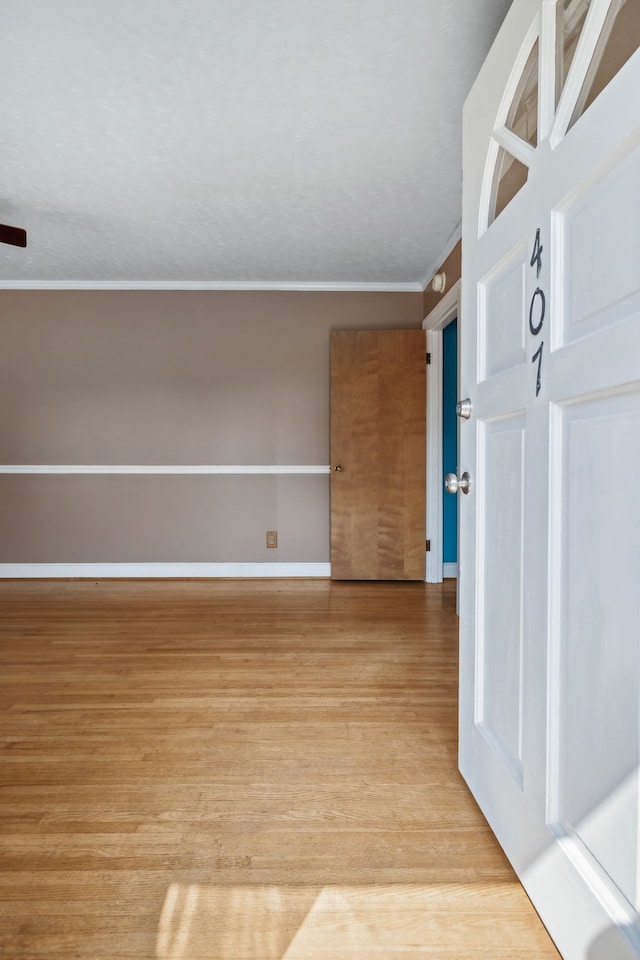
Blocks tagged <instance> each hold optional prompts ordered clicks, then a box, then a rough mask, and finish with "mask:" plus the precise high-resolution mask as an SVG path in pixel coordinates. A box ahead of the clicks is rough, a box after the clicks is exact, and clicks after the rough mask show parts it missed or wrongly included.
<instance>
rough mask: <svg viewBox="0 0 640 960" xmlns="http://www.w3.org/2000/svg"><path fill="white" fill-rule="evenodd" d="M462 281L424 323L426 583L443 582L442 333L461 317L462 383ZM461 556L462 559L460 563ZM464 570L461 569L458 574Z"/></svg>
mask: <svg viewBox="0 0 640 960" xmlns="http://www.w3.org/2000/svg"><path fill="white" fill-rule="evenodd" d="M461 296H462V281H461V280H456V282H455V283H454V284H453V286H452V287H451V289H450V290H448V291H447V292H446V293H445V294H444V296H443V298H442V300H441V301H440V303H439V304H438V305H437V307H434V308H433V310H432V311H431V313H429V314H428V315H427V316H426V317H425V318H424V320H423V321H422V329H423V330H425V331H426V337H427V353H429V354H431V363H430V364H429V370H428V371H427V497H426V502H427V531H426V535H427V539H428V540H430V541H431V549H430V550H429V552H428V553H427V567H426V576H425V582H426V583H442V580H443V562H442V555H443V539H444V538H443V530H442V489H443V487H442V331H443V330H444V328H445V327H446V326H447V325H448V324H449V323H451V321H452V320H453V319H455V317H458V382H459V381H460V339H461V338H460V323H459V320H460V300H461ZM459 562H460V557H459V556H458V563H459ZM459 573H460V568H459V567H458V574H459Z"/></svg>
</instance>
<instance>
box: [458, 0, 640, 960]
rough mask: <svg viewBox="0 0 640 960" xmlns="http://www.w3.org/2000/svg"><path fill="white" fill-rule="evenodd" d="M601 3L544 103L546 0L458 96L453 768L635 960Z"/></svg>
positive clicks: (618, 378) (552, 73)
mask: <svg viewBox="0 0 640 960" xmlns="http://www.w3.org/2000/svg"><path fill="white" fill-rule="evenodd" d="M626 2H627V3H632V4H633V3H637V0H626ZM614 3H616V4H618V6H620V4H619V0H614ZM622 5H624V4H622ZM557 7H558V12H560V11H562V14H563V16H565V15H566V10H567V9H568V7H567V4H566V3H565V2H564V0H559V2H558V5H557ZM616 9H617V7H616ZM608 11H609V12H610V13H611V12H615V11H614V8H613V5H612V4H611V2H610V0H591V3H590V5H589V12H588V14H587V16H586V19H585V20H584V27H583V33H582V34H581V35H580V40H579V41H578V44H577V46H576V48H575V55H573V54H572V56H573V60H572V63H571V67H570V69H569V71H568V76H567V83H566V86H565V92H564V93H563V95H562V97H560V98H559V100H560V103H559V107H558V110H557V111H556V92H555V87H554V84H555V77H556V65H555V52H554V51H555V43H556V36H555V31H556V23H557V19H558V18H557V17H556V12H557V11H556V3H555V2H554V0H514V3H513V5H512V7H511V10H510V12H509V14H508V16H507V19H506V21H505V24H504V26H503V29H502V31H501V33H500V34H499V36H498V38H497V41H496V44H495V45H494V47H493V48H492V51H491V53H490V54H489V57H488V60H487V62H486V64H485V66H484V68H483V70H482V72H481V74H480V76H479V78H478V81H477V82H476V85H475V86H474V89H473V91H472V93H471V94H470V97H469V100H468V102H467V105H466V108H465V133H464V160H463V163H464V197H463V291H462V310H461V350H462V372H461V383H460V396H468V397H470V398H471V400H472V402H473V415H472V417H471V419H470V420H468V421H462V422H461V426H460V441H461V452H460V470H461V471H465V470H468V471H469V472H470V473H471V475H472V488H471V491H470V493H469V494H468V495H467V496H461V497H460V540H461V555H460V612H461V646H460V649H461V662H460V769H461V771H462V772H463V775H464V776H465V778H466V779H467V781H468V783H469V785H470V787H471V789H472V791H473V793H474V795H475V796H476V798H477V800H478V802H479V804H480V806H481V807H482V809H483V811H484V813H485V815H486V817H487V819H488V820H489V822H490V824H491V825H492V827H493V829H494V830H495V832H496V835H497V836H498V839H499V840H500V842H501V843H502V845H503V847H504V849H505V851H506V853H507V855H508V856H509V858H510V860H511V861H512V863H513V864H514V867H515V869H516V871H517V872H518V874H519V876H520V877H521V879H522V881H523V883H524V885H525V887H526V888H527V890H528V892H529V894H530V896H531V897H532V900H533V902H534V904H535V906H536V907H537V909H538V911H539V912H540V915H541V917H542V919H543V921H544V922H545V923H546V924H547V926H548V929H549V931H550V933H551V935H552V936H553V937H554V939H555V941H556V943H557V945H558V947H559V949H560V951H561V953H562V955H563V956H564V957H565V958H567V960H605V958H606V960H628V958H630V957H640V923H639V919H640V917H639V914H638V910H639V909H640V879H639V878H640V827H639V823H640V785H639V783H638V770H639V767H640V583H639V581H640V506H639V503H640V501H637V498H636V497H635V496H634V479H635V477H636V476H637V475H638V473H639V472H640V96H638V90H640V54H639V53H638V52H637V51H636V53H635V54H633V55H632V56H631V59H629V60H628V61H627V62H626V63H625V64H624V66H623V67H622V68H621V69H620V70H619V72H618V74H617V75H616V76H615V77H614V78H613V79H612V80H611V82H610V83H609V85H608V86H607V87H605V89H604V90H603V92H602V93H601V94H600V95H599V97H598V98H597V99H596V100H595V101H594V102H593V103H592V104H591V105H590V106H589V107H588V108H587V109H586V111H585V112H584V114H583V116H581V117H580V119H579V120H578V121H577V122H575V123H574V124H573V125H572V126H571V128H570V129H569V131H568V133H566V135H565V130H566V127H567V125H568V123H569V119H570V117H571V116H572V113H573V107H574V105H575V102H576V100H577V98H578V95H579V93H580V90H581V88H582V80H583V78H584V75H585V73H586V72H587V70H588V69H591V68H590V66H589V63H590V58H591V53H590V51H592V50H593V49H599V47H598V34H599V31H601V29H602V24H603V23H605V22H607V13H608ZM540 29H542V34H541V35H539V31H540ZM536 39H538V41H539V42H538V44H537V46H536V45H535V42H536ZM559 42H560V41H559ZM562 42H563V43H566V41H564V40H563V41H562ZM532 49H533V50H537V51H538V56H539V59H538V73H537V86H536V84H535V80H536V77H535V71H533V72H532V71H531V69H530V68H531V64H532V60H531V51H532ZM525 64H528V66H527V68H526V70H527V71H528V75H525V76H524V78H523V76H522V72H523V69H524V68H525ZM558 75H559V72H558ZM527 76H528V79H527ZM527 96H529V97H530V102H531V103H533V104H534V105H535V106H536V107H537V111H538V114H537V135H536V134H535V132H534V134H532V136H531V142H530V143H525V142H524V141H522V142H521V144H520V145H518V144H517V143H516V142H515V141H513V139H512V138H513V133H512V131H513V129H514V127H515V128H517V129H520V128H519V127H517V123H516V124H515V125H514V124H512V126H511V130H510V131H509V132H508V133H506V134H505V132H504V127H505V124H506V123H507V122H508V121H509V122H510V123H511V121H512V119H513V117H514V116H517V117H520V118H522V117H523V116H525V115H528V114H527V111H529V113H530V108H529V106H528V104H527V103H524V106H523V107H522V109H520V108H519V109H518V110H517V111H516V110H515V109H514V104H516V105H517V103H518V101H517V98H521V99H523V100H526V98H527ZM514 98H516V99H514ZM572 98H573V105H572V103H571V101H572ZM518 122H519V123H520V122H521V120H519V121H518ZM522 122H523V121H522ZM552 144H553V147H552ZM498 146H501V147H503V148H505V149H507V150H509V149H510V148H511V147H512V152H513V153H514V154H515V155H516V156H517V157H518V159H519V160H521V161H523V162H524V163H526V165H527V166H528V177H527V181H526V183H525V184H524V186H523V187H522V188H521V189H520V191H519V192H518V193H517V194H516V196H515V197H514V198H513V199H512V200H511V202H510V203H508V204H507V206H506V207H505V208H504V209H503V210H502V212H500V213H499V214H498V215H497V216H496V217H495V219H494V217H493V214H492V204H494V203H498V201H497V200H496V177H495V176H494V170H493V168H492V164H493V163H495V162H496V158H497V156H498ZM505 170H507V172H508V170H509V163H508V161H507V162H503V163H502V166H501V168H500V172H501V173H502V174H504V171H505ZM514 171H515V166H514ZM514 183H515V179H514ZM502 202H503V201H502V200H501V201H499V203H502Z"/></svg>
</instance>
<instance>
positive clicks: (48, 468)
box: [0, 463, 331, 476]
mask: <svg viewBox="0 0 640 960" xmlns="http://www.w3.org/2000/svg"><path fill="white" fill-rule="evenodd" d="M3 473H13V474H58V473H77V474H96V475H109V476H111V475H113V474H118V473H122V474H132V475H136V476H137V475H145V474H160V475H163V476H165V475H170V474H176V475H179V476H186V475H189V474H199V475H207V476H216V475H222V474H231V475H236V476H238V475H242V474H253V475H276V476H292V475H294V474H329V473H331V467H330V466H328V465H325V464H302V465H285V464H270V465H260V466H256V465H253V464H235V465H229V464H205V463H203V464H191V465H179V464H167V465H157V464H136V465H133V464H97V463H88V464H78V463H8V464H7V463H6V464H0V474H3Z"/></svg>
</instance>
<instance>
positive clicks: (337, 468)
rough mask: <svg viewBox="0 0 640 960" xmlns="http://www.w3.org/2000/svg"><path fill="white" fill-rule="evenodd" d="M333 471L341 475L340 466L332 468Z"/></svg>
mask: <svg viewBox="0 0 640 960" xmlns="http://www.w3.org/2000/svg"><path fill="white" fill-rule="evenodd" d="M333 469H334V470H335V472H336V473H342V467H341V466H340V464H338V465H337V466H336V467H334V468H333Z"/></svg>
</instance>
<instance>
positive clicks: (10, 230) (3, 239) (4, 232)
mask: <svg viewBox="0 0 640 960" xmlns="http://www.w3.org/2000/svg"><path fill="white" fill-rule="evenodd" d="M0 243H10V244H11V245H12V246H14V247H26V245H27V231H26V230H23V229H22V227H8V226H7V225H6V224H5V223H0Z"/></svg>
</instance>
